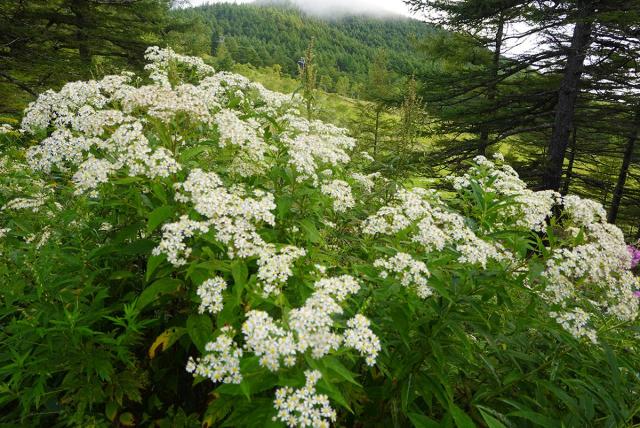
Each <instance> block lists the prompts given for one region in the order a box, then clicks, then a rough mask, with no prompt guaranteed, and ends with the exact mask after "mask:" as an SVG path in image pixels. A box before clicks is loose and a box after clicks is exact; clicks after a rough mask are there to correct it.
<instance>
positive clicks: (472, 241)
mask: <svg viewBox="0 0 640 428" xmlns="http://www.w3.org/2000/svg"><path fill="white" fill-rule="evenodd" d="M405 229H408V230H409V231H410V232H412V233H411V234H410V237H411V240H412V241H413V242H415V243H417V244H419V245H420V246H422V247H423V248H424V250H426V251H434V250H437V251H442V250H443V249H444V248H445V247H447V246H450V247H451V248H452V249H454V250H455V251H457V252H458V253H460V256H459V257H458V261H460V262H461V263H470V264H478V265H480V266H482V267H483V268H484V267H486V265H487V263H488V262H489V260H495V261H498V262H502V261H505V262H510V261H511V260H512V258H513V256H512V255H511V254H510V253H509V252H508V251H507V250H505V249H504V248H503V247H502V245H500V243H498V242H489V241H486V240H483V239H481V238H479V237H478V236H477V235H476V234H475V232H474V231H473V230H472V229H471V228H470V227H469V226H467V225H466V221H465V218H464V217H463V216H461V215H460V214H457V213H454V212H452V211H450V210H449V209H448V208H447V207H446V205H444V204H443V203H442V202H441V201H440V200H439V198H438V197H437V196H436V195H435V194H434V192H433V191H428V190H425V189H420V188H415V189H412V190H409V191H408V190H401V191H400V192H399V193H398V195H397V196H396V200H395V203H394V204H393V205H389V206H385V207H382V208H381V209H380V210H378V212H377V213H376V214H374V215H372V216H370V217H368V218H367V219H366V220H365V222H364V224H363V229H362V230H363V232H364V233H365V234H368V235H376V234H382V235H395V234H397V233H398V232H400V231H402V230H405Z"/></svg>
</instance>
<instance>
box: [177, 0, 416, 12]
mask: <svg viewBox="0 0 640 428" xmlns="http://www.w3.org/2000/svg"><path fill="white" fill-rule="evenodd" d="M251 1H252V0H189V3H191V4H192V5H193V6H197V5H201V4H205V3H250V2H251ZM293 1H294V2H295V3H298V4H300V5H301V6H302V7H303V8H304V9H305V10H308V11H309V12H315V13H320V14H323V15H326V14H330V13H331V12H333V11H342V12H344V11H348V12H372V13H374V14H375V13H376V12H378V13H379V12H385V11H386V12H393V13H398V14H402V15H406V16H410V14H409V9H408V8H407V6H406V5H405V4H404V3H403V2H402V0H293Z"/></svg>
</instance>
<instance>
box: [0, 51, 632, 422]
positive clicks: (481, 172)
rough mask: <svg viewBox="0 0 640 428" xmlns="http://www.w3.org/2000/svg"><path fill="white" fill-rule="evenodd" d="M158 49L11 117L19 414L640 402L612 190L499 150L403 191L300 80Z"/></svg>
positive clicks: (349, 415) (9, 195)
mask: <svg viewBox="0 0 640 428" xmlns="http://www.w3.org/2000/svg"><path fill="white" fill-rule="evenodd" d="M146 59H147V61H148V65H147V67H146V69H147V70H148V71H149V76H148V77H136V76H135V75H133V74H130V73H123V74H122V75H118V76H107V77H105V78H103V79H102V80H100V81H89V82H74V83H69V84H67V85H65V86H64V87H63V88H62V89H61V90H60V91H58V92H54V91H48V92H46V93H44V94H42V95H41V96H40V97H39V98H38V100H37V101H35V102H34V103H32V104H31V105H30V106H29V107H28V108H27V110H26V111H25V115H24V119H23V121H22V128H21V130H22V133H21V134H18V133H17V132H15V131H14V130H13V129H11V130H10V132H11V133H13V134H14V138H13V139H12V140H7V142H6V146H7V147H6V148H5V149H6V150H5V157H4V158H3V161H2V162H3V163H2V165H3V166H2V168H3V177H2V179H1V180H2V181H1V184H2V187H1V188H0V192H1V193H0V198H1V199H0V205H1V206H2V213H3V217H2V224H0V228H1V229H0V250H2V251H3V253H4V252H6V254H7V256H6V257H5V258H4V260H3V261H2V262H1V264H0V272H1V274H2V276H3V279H4V280H5V283H6V284H7V286H6V287H5V288H4V289H3V290H2V292H1V293H2V294H0V295H1V296H2V301H3V304H4V306H3V318H2V319H3V321H2V322H3V327H4V328H3V331H2V333H0V334H1V336H0V337H2V340H3V343H4V346H3V349H2V350H1V351H0V382H1V383H0V394H1V395H0V406H2V408H3V409H4V410H5V411H3V412H2V414H3V415H5V416H1V417H0V420H2V421H3V422H7V423H17V422H16V421H19V422H20V423H27V424H30V425H34V424H36V425H37V424H52V425H64V424H66V425H83V426H84V425H91V426H93V425H96V426H97V425H101V426H102V425H109V424H112V423H117V424H120V425H123V426H132V425H138V424H140V425H147V424H153V425H157V426H200V425H201V424H204V425H205V426H211V425H224V426H271V425H275V426H280V425H286V426H328V425H330V424H334V423H335V424H338V425H353V424H356V423H358V424H362V425H366V426H369V425H382V424H386V423H393V424H394V425H396V426H407V424H413V425H414V426H416V427H423V426H435V425H437V424H438V423H442V424H444V425H446V426H451V425H454V424H455V425H457V426H465V427H466V426H474V425H476V424H478V425H486V426H491V427H500V426H510V425H514V424H515V425H525V426H528V425H529V424H534V423H537V424H543V425H553V426H555V425H556V424H558V422H560V423H562V424H564V425H576V424H594V423H597V424H599V423H601V422H602V421H603V420H604V419H606V420H607V424H609V425H616V424H624V423H630V422H631V421H633V420H634V419H633V418H634V417H636V416H637V415H638V412H640V408H638V406H637V402H638V398H637V394H638V392H639V391H638V386H637V385H638V383H637V378H638V375H639V372H638V370H639V369H640V367H639V364H640V359H638V358H636V357H635V356H634V354H633V352H634V351H635V347H636V344H635V343H636V341H637V339H636V337H635V334H636V329H637V327H638V326H637V323H636V317H637V313H638V298H637V297H636V296H635V295H634V292H635V291H636V290H638V289H639V288H640V285H639V283H638V279H637V277H635V276H634V275H633V274H632V273H631V270H630V268H631V265H632V262H633V260H635V259H634V257H635V256H634V254H635V253H632V252H630V251H628V250H627V247H626V245H625V243H624V239H623V236H622V233H621V232H620V230H619V229H617V228H616V227H615V226H612V225H609V224H607V223H606V220H605V217H606V216H605V215H604V212H603V209H602V207H601V206H599V205H598V204H596V203H594V202H591V201H588V200H582V199H579V198H577V197H574V196H567V197H561V196H560V195H558V194H556V193H554V192H534V191H531V190H529V189H527V187H526V185H525V184H524V183H523V182H522V181H521V180H520V179H519V178H518V175H517V174H516V172H515V171H514V170H513V169H511V168H510V167H509V166H508V165H505V164H504V161H503V159H501V158H499V157H498V158H496V159H495V160H494V161H491V160H488V159H486V158H484V157H478V158H476V159H475V160H474V162H473V163H472V164H471V165H470V167H469V169H468V172H467V173H466V174H465V175H464V176H460V177H454V178H452V180H451V185H452V188H453V191H452V192H436V191H433V190H427V189H423V188H408V189H407V188H403V187H402V186H400V185H399V184H400V183H391V184H395V185H396V186H395V187H397V188H398V189H399V190H398V191H396V192H393V193H390V192H389V190H390V189H392V188H393V187H394V186H392V185H390V183H388V181H387V180H385V179H384V177H382V176H381V175H380V174H379V173H377V172H371V171H370V170H369V167H370V160H369V159H370V157H369V156H368V155H367V154H366V153H353V152H352V150H353V149H354V147H355V141H354V140H353V139H352V138H350V137H349V136H348V134H347V131H346V130H344V129H340V128H337V127H335V126H333V125H330V124H327V123H323V122H319V121H308V120H306V119H304V118H302V117H301V116H300V114H299V112H298V110H297V107H298V103H299V100H298V99H296V98H295V97H291V96H287V95H282V94H278V93H274V92H271V91H268V90H266V89H265V88H264V87H262V86H261V85H259V84H256V83H252V82H250V81H248V80H247V79H245V78H243V77H241V76H238V75H234V74H231V73H224V72H223V73H215V72H214V70H213V69H212V68H211V67H210V66H208V65H207V64H205V63H204V62H203V61H202V60H200V59H198V58H191V57H184V56H181V55H178V54H175V53H174V52H172V51H171V50H169V49H159V48H150V49H149V50H148V51H147V56H146ZM7 129H9V128H7ZM7 132H9V131H7ZM24 143H26V144H28V145H29V147H28V148H27V149H26V151H22V150H21V149H20V148H19V147H18V145H19V144H24ZM555 212H561V214H554V213H555ZM629 350H631V351H632V353H631V354H629V353H628V351H629ZM634 406H635V407H634Z"/></svg>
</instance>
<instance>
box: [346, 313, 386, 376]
mask: <svg viewBox="0 0 640 428" xmlns="http://www.w3.org/2000/svg"><path fill="white" fill-rule="evenodd" d="M370 325H371V323H370V322H369V320H368V319H367V318H366V317H364V316H363V315H360V314H358V315H356V316H355V317H353V318H351V319H350V320H349V321H347V327H348V328H347V330H345V332H344V345H345V346H347V347H349V348H354V349H356V350H357V351H358V352H360V354H361V355H362V356H364V357H365V358H366V362H367V364H368V365H370V366H373V365H374V364H375V362H376V358H377V357H378V354H379V353H380V349H381V347H380V339H378V336H376V335H375V334H374V333H373V332H372V331H371V329H370V328H369V326H370Z"/></svg>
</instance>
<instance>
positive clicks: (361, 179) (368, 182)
mask: <svg viewBox="0 0 640 428" xmlns="http://www.w3.org/2000/svg"><path fill="white" fill-rule="evenodd" d="M378 177H380V173H379V172H374V173H371V174H368V175H365V174H361V173H359V172H354V173H353V174H351V178H353V179H354V180H356V181H357V182H358V183H359V184H360V186H362V188H363V189H364V190H365V191H367V192H371V191H372V190H373V188H374V186H375V185H376V183H375V179H376V178H378Z"/></svg>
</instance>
